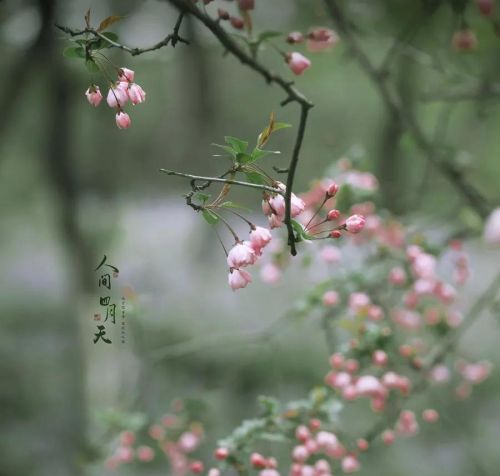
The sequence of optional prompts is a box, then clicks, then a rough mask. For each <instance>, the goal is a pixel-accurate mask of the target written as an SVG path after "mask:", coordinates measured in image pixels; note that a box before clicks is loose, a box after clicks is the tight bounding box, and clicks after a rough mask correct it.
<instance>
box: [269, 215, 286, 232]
mask: <svg viewBox="0 0 500 476" xmlns="http://www.w3.org/2000/svg"><path fill="white" fill-rule="evenodd" d="M268 222H269V226H270V227H271V229H274V228H279V227H280V226H281V225H283V220H282V219H281V218H280V217H279V216H278V215H275V214H274V213H273V214H272V215H270V216H269V217H268Z"/></svg>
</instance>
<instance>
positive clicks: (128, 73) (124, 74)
mask: <svg viewBox="0 0 500 476" xmlns="http://www.w3.org/2000/svg"><path fill="white" fill-rule="evenodd" d="M134 75H135V72H134V71H132V70H131V69H128V68H120V69H119V71H118V80H119V81H126V82H128V83H131V82H132V81H133V80H134Z"/></svg>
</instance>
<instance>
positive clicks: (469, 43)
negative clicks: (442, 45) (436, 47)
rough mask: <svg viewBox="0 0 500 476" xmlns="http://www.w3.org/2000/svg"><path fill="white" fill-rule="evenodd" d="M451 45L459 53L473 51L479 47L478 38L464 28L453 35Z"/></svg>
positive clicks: (471, 31)
mask: <svg viewBox="0 0 500 476" xmlns="http://www.w3.org/2000/svg"><path fill="white" fill-rule="evenodd" d="M451 44H452V45H453V47H454V48H455V49H457V50H459V51H468V50H472V49H474V48H475V47H476V46H477V37H476V34H475V33H474V31H473V30H471V29H469V28H464V29H462V30H458V31H456V32H455V33H454V34H453V38H452V39H451Z"/></svg>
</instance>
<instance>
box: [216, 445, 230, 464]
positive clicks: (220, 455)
mask: <svg viewBox="0 0 500 476" xmlns="http://www.w3.org/2000/svg"><path fill="white" fill-rule="evenodd" d="M214 456H215V459H218V460H219V461H223V460H225V459H226V458H227V457H228V456H229V450H228V449H227V448H224V447H220V448H217V449H216V450H215V452H214Z"/></svg>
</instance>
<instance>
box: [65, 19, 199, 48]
mask: <svg viewBox="0 0 500 476" xmlns="http://www.w3.org/2000/svg"><path fill="white" fill-rule="evenodd" d="M183 17H184V13H180V15H179V18H178V19H177V22H176V23H175V26H174V30H173V32H172V33H170V34H168V35H167V36H166V37H165V38H164V39H163V40H161V41H159V42H158V43H156V44H154V45H153V46H150V47H148V48H130V47H129V46H126V45H124V44H122V43H118V42H116V41H113V40H111V39H110V38H108V37H107V36H106V35H103V34H102V33H101V32H100V31H97V30H96V29H94V28H85V29H83V30H74V29H72V28H69V27H67V26H63V25H58V24H56V28H59V30H61V31H63V32H64V33H67V34H68V35H71V36H82V35H88V34H90V35H93V36H94V37H95V38H100V39H102V40H104V41H105V42H106V43H108V44H109V46H110V47H112V48H118V49H120V50H123V51H126V52H127V53H129V54H131V55H132V56H137V55H142V54H143V53H149V52H150V51H155V50H159V49H160V48H163V47H164V46H168V45H169V44H171V45H172V47H173V48H175V46H176V45H177V43H185V44H187V45H188V44H189V41H188V40H186V39H185V38H182V37H181V36H180V35H179V29H180V27H181V24H182V19H183Z"/></svg>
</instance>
